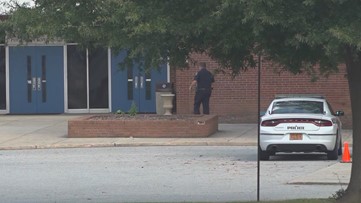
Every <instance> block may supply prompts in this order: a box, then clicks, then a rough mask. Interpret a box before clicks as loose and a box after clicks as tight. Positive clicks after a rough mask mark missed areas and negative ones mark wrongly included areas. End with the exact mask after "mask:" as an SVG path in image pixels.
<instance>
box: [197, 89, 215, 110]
mask: <svg viewBox="0 0 361 203" xmlns="http://www.w3.org/2000/svg"><path fill="white" fill-rule="evenodd" d="M211 93H212V90H197V92H196V95H195V96H194V114H200V113H201V112H200V111H199V108H200V106H201V104H202V107H203V114H209V98H210V97H211Z"/></svg>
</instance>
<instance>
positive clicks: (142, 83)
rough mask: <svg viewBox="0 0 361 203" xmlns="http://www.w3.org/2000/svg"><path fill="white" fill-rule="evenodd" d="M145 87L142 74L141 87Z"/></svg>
mask: <svg viewBox="0 0 361 203" xmlns="http://www.w3.org/2000/svg"><path fill="white" fill-rule="evenodd" d="M143 87H144V77H143V76H140V88H143Z"/></svg>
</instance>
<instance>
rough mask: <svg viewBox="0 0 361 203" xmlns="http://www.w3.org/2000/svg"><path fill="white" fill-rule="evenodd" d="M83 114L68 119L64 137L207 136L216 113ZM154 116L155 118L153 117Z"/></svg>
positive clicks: (214, 129) (213, 127)
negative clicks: (158, 116)
mask: <svg viewBox="0 0 361 203" xmlns="http://www.w3.org/2000/svg"><path fill="white" fill-rule="evenodd" d="M96 118H97V116H84V117H82V118H76V119H72V120H69V121H68V137H72V138H76V137H89V138H90V137H152V138H155V137H167V138H174V137H183V138H194V137H208V136H210V135H212V134H214V133H215V132H217V131H218V116H216V115H206V116H191V117H185V118H183V119H181V118H178V119H174V118H173V119H171V118H172V117H171V116H169V119H164V118H163V119H141V118H139V119H137V117H134V119H131V118H130V119H111V117H110V118H108V119H96ZM154 118H156V117H154Z"/></svg>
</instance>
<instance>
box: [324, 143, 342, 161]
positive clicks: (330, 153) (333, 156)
mask: <svg viewBox="0 0 361 203" xmlns="http://www.w3.org/2000/svg"><path fill="white" fill-rule="evenodd" d="M336 140H337V139H336ZM339 148H340V147H339V145H338V144H337V142H336V144H335V148H334V149H333V150H332V151H328V152H327V159H328V160H337V159H338V153H339Z"/></svg>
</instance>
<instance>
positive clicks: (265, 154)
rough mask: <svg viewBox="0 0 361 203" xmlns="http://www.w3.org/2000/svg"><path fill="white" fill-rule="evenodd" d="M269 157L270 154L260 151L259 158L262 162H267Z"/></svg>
mask: <svg viewBox="0 0 361 203" xmlns="http://www.w3.org/2000/svg"><path fill="white" fill-rule="evenodd" d="M269 157H270V153H269V152H267V151H262V150H261V156H260V159H261V160H263V161H267V160H269Z"/></svg>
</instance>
